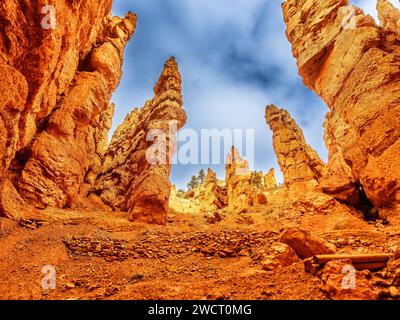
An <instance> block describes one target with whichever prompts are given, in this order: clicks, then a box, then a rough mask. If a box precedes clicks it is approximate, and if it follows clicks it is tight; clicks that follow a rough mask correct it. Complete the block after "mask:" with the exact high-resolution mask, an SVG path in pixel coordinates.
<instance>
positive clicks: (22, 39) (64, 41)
mask: <svg viewBox="0 0 400 320" xmlns="http://www.w3.org/2000/svg"><path fill="white" fill-rule="evenodd" d="M111 3H112V1H111V0H107V1H100V2H99V1H74V3H72V2H69V1H65V0H57V1H54V2H53V8H54V14H55V18H56V23H57V25H56V26H57V27H56V28H54V29H52V28H47V27H46V28H44V27H43V23H44V21H46V20H44V19H46V18H48V17H46V14H47V11H48V10H47V11H44V12H45V14H43V15H40V12H42V11H41V9H42V8H45V7H44V6H45V5H46V4H47V3H45V1H37V2H35V3H32V2H31V1H7V2H5V3H3V4H2V5H1V6H0V17H1V23H2V37H1V38H0V69H1V73H2V80H0V81H1V83H0V88H1V90H2V93H1V97H2V98H1V100H0V110H1V117H0V118H1V125H0V159H1V162H2V167H1V173H0V176H1V181H0V183H1V194H0V198H1V199H0V200H1V201H0V202H1V205H0V207H1V211H2V214H5V215H7V216H17V215H18V214H19V212H18V210H17V208H18V205H17V202H18V201H19V202H20V203H25V202H27V203H29V204H31V205H34V206H36V207H38V208H45V207H47V206H55V207H67V206H71V205H72V204H73V203H74V201H75V199H76V198H77V195H78V193H79V192H80V190H81V188H82V187H83V186H84V184H85V183H89V184H90V183H93V180H94V179H93V178H94V176H95V174H94V171H96V170H98V169H99V167H100V163H99V162H101V158H102V157H103V153H104V151H105V147H104V146H105V141H104V139H105V138H106V132H107V131H108V129H109V128H110V121H111V118H112V115H113V106H112V105H110V104H109V100H110V97H111V94H112V92H113V91H114V90H115V88H116V87H117V85H118V83H119V80H120V77H121V73H122V72H121V66H122V57H123V51H124V47H125V45H126V43H127V42H128V40H129V39H130V38H131V36H132V35H133V33H134V31H135V25H136V16H135V15H133V14H131V13H130V14H128V15H127V16H126V17H125V18H124V19H121V18H118V17H111V15H110V11H111ZM15 17H18V18H17V19H16V18H15ZM42 22H43V23H42ZM8 197H11V199H10V198H8Z"/></svg>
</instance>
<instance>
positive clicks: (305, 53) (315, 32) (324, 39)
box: [283, 0, 400, 214]
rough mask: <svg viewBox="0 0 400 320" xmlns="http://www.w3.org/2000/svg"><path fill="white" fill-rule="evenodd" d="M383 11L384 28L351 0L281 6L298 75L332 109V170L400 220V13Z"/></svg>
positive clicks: (304, 0)
mask: <svg viewBox="0 0 400 320" xmlns="http://www.w3.org/2000/svg"><path fill="white" fill-rule="evenodd" d="M377 8H378V12H379V19H380V20H381V26H378V25H377V24H376V23H375V21H374V20H373V18H372V17H371V16H368V15H365V14H364V13H363V11H362V10H361V9H359V8H356V7H353V6H349V3H348V1H347V0H327V1H319V0H288V1H286V2H284V3H283V12H284V18H285V22H286V25H287V32H286V34H287V37H288V39H289V41H290V42H291V43H292V48H293V55H294V57H295V58H296V59H297V66H298V69H299V72H300V75H301V76H302V77H303V80H304V83H305V84H306V85H307V86H308V87H309V88H310V89H312V90H314V91H315V92H316V93H317V94H318V95H319V96H321V97H322V99H323V100H324V101H325V102H326V104H327V105H328V106H329V108H330V109H331V111H330V113H329V114H328V115H327V118H326V122H325V128H326V134H325V140H326V143H327V145H328V147H329V163H328V166H329V169H330V171H331V172H332V173H333V174H334V175H336V176H338V177H340V178H341V179H342V180H343V179H347V180H352V181H353V184H354V188H357V189H359V188H362V190H363V191H364V192H365V194H366V196H367V198H368V199H369V201H371V202H372V204H373V205H374V206H376V207H378V208H382V211H381V213H385V211H387V212H386V214H388V213H390V212H392V213H393V212H394V211H396V210H397V212H398V213H399V214H400V165H399V157H398V155H399V154H400V139H399V137H400V103H399V102H400V86H399V84H400V77H399V74H400V72H399V70H400V59H399V58H400V45H399V41H398V40H399V36H400V35H399V28H398V26H399V16H400V12H399V10H397V9H396V8H395V7H394V6H393V5H392V4H391V3H390V2H389V1H387V0H379V1H378V7H377Z"/></svg>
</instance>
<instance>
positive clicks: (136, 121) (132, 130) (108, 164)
mask: <svg viewBox="0 0 400 320" xmlns="http://www.w3.org/2000/svg"><path fill="white" fill-rule="evenodd" d="M182 105H183V100H182V95H181V76H180V73H179V70H178V65H177V63H176V61H175V59H174V58H171V59H170V60H168V61H167V63H166V64H165V67H164V70H163V71H162V74H161V76H160V79H159V80H158V82H157V84H156V85H155V87H154V98H153V99H152V100H150V101H148V102H147V103H146V104H145V106H144V107H143V108H141V109H135V110H134V111H133V112H132V113H131V114H129V115H128V116H127V117H126V119H125V121H124V122H123V124H121V125H120V126H119V128H118V129H117V131H116V132H115V134H114V136H113V138H112V141H111V144H110V146H109V148H108V151H107V154H106V156H105V162H104V165H103V168H102V171H101V173H100V174H99V175H98V177H97V180H96V182H95V186H94V188H93V189H92V192H93V193H95V194H97V195H98V196H100V197H101V199H102V200H103V201H104V202H105V203H106V204H107V205H109V206H111V207H112V208H113V209H116V210H122V211H126V212H129V214H130V219H131V220H138V221H142V222H147V223H155V224H165V223H166V220H167V213H168V199H169V196H170V181H169V175H170V170H171V158H172V156H173V155H174V153H175V151H176V134H177V131H178V130H179V129H180V128H181V127H182V126H183V125H184V123H185V122H186V114H185V112H184V110H183V109H182Z"/></svg>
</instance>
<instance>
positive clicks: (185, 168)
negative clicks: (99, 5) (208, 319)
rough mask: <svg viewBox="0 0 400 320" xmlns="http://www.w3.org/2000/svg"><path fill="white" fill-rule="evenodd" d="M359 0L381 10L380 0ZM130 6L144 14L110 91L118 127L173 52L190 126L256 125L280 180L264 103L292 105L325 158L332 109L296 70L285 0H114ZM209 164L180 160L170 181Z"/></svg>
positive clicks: (263, 165) (260, 156)
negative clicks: (116, 84)
mask: <svg viewBox="0 0 400 320" xmlns="http://www.w3.org/2000/svg"><path fill="white" fill-rule="evenodd" d="M392 2H393V3H395V1H394V0H393V1H392ZM353 4H356V5H358V6H360V7H362V8H363V9H364V10H365V11H366V12H368V13H371V14H373V15H376V13H375V4H376V2H375V0H359V1H353ZM127 11H133V12H135V13H136V14H137V15H138V25H137V30H136V33H135V36H134V38H133V39H132V40H131V42H130V43H129V44H128V46H127V48H126V53H125V61H124V67H123V71H124V75H123V78H122V80H121V84H120V86H119V87H118V89H117V90H116V92H115V93H114V95H113V99H112V100H113V102H114V103H115V104H116V113H115V117H114V122H113V129H112V131H113V130H115V129H116V127H117V126H118V125H119V124H120V123H121V122H122V121H123V119H124V117H125V115H126V114H127V113H129V112H130V111H131V110H132V109H133V108H134V107H140V106H142V105H143V104H144V102H145V101H146V100H148V99H150V98H151V97H152V96H153V92H152V89H153V86H154V83H155V82H156V81H157V79H158V77H159V75H160V72H161V70H162V67H163V65H164V63H165V61H166V60H167V59H168V58H169V57H170V56H175V57H176V59H177V62H178V64H179V68H180V71H181V74H182V78H183V98H184V101H185V104H184V109H185V111H186V113H187V115H188V121H187V123H186V126H185V128H191V129H194V130H197V131H198V132H200V130H201V129H213V128H216V129H225V128H229V129H254V132H255V161H254V162H252V163H251V167H252V169H256V170H263V171H264V172H266V171H268V170H269V169H270V168H272V167H274V168H275V169H276V172H277V175H278V179H279V180H282V175H281V174H280V171H279V166H278V163H277V161H276V156H275V153H274V151H273V147H272V133H271V132H270V130H269V128H268V126H267V125H266V123H265V119H264V112H265V106H266V105H268V104H271V103H273V104H276V105H277V106H279V107H281V108H285V109H287V110H288V111H289V112H290V113H291V115H292V117H293V118H295V120H296V121H297V123H298V124H299V125H300V126H301V127H302V129H303V131H304V134H305V136H306V139H307V141H308V143H309V144H310V145H311V146H312V147H313V148H315V149H316V150H317V152H318V153H319V155H320V156H321V158H322V159H324V160H326V159H327V150H326V148H325V145H324V141H323V127H322V124H323V120H324V117H325V114H326V112H327V111H328V109H327V107H326V106H325V104H324V103H323V102H322V101H321V100H320V98H319V97H318V96H316V95H315V94H314V93H313V92H311V91H310V90H308V89H307V88H306V87H305V86H304V85H303V82H302V80H301V78H300V77H299V76H298V72H297V69H296V63H295V60H294V59H293V57H292V54H291V49H290V44H289V43H288V41H287V39H286V36H285V25H284V22H283V18H282V12H281V3H280V1H277V0H213V1H211V0H210V1H205V0H114V5H113V13H114V14H115V15H120V16H123V15H124V14H125V13H126V12H127ZM221 160H222V159H221ZM208 167H209V166H201V165H200V166H196V165H179V164H177V165H174V166H173V168H172V174H171V181H172V182H173V183H175V184H177V185H178V187H185V186H186V183H187V182H188V181H189V179H190V177H191V176H192V175H194V174H195V173H197V172H198V171H199V170H200V169H201V168H204V169H207V168H208ZM210 167H212V168H213V169H214V170H215V171H216V172H217V174H218V176H219V178H223V177H224V176H225V168H224V165H223V164H222V163H221V165H216V166H210Z"/></svg>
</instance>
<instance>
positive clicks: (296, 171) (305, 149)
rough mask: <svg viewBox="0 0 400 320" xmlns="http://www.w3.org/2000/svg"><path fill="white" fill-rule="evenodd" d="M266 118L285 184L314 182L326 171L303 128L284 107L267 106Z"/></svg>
mask: <svg viewBox="0 0 400 320" xmlns="http://www.w3.org/2000/svg"><path fill="white" fill-rule="evenodd" d="M265 117H266V120H267V122H268V124H269V126H270V128H271V130H272V131H273V144H274V149H275V153H276V155H277V158H278V163H279V166H280V168H281V170H282V173H283V176H284V182H285V185H286V186H291V185H293V184H294V183H297V182H299V183H305V182H311V183H314V184H317V183H318V181H319V180H320V178H322V177H323V176H324V175H326V174H327V169H326V166H325V164H324V163H323V161H322V160H321V159H320V158H319V156H318V154H317V153H316V152H315V151H314V150H313V149H312V148H311V147H310V146H309V145H308V144H307V142H306V140H305V138H304V135H303V131H302V130H301V129H300V127H299V126H298V125H297V124H296V122H295V121H294V120H293V119H292V117H291V116H290V115H289V113H288V112H287V111H286V110H284V109H278V108H277V107H276V106H273V105H271V106H269V107H267V109H266V113H265Z"/></svg>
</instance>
